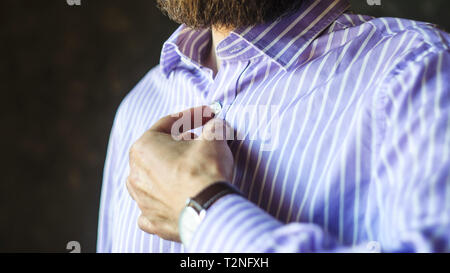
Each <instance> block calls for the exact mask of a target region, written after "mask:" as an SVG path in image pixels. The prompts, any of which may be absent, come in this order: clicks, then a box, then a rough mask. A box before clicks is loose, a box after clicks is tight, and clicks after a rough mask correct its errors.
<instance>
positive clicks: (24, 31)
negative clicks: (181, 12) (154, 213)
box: [0, 0, 450, 252]
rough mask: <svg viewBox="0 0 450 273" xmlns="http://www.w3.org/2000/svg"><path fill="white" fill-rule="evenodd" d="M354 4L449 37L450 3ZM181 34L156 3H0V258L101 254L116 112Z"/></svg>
mask: <svg viewBox="0 0 450 273" xmlns="http://www.w3.org/2000/svg"><path fill="white" fill-rule="evenodd" d="M351 2H352V4H353V9H354V10H355V11H356V12H359V13H365V14H370V15H375V16H390V17H407V18H413V19H417V20H422V21H430V22H433V23H437V24H439V25H440V26H441V28H444V29H447V30H449V29H450V19H449V17H448V14H449V11H450V9H449V8H450V1H448V0H428V1H423V0H381V3H382V6H369V5H368V4H367V2H366V0H353V1H351ZM176 27H177V25H176V24H174V23H172V22H170V21H169V20H168V19H167V18H165V17H164V16H163V15H162V14H161V13H160V12H159V11H158V10H157V8H156V7H155V1H154V0H133V1H124V0H81V6H69V5H68V4H67V3H66V0H40V1H36V0H34V1H33V0H27V1H25V0H0V90H1V93H0V94H1V99H0V102H1V105H0V109H1V110H0V111H1V115H0V121H1V123H0V126H1V127H0V128H1V134H0V145H1V147H0V252H36V251H38V252H66V251H67V250H66V244H67V242H69V241H79V242H80V243H81V250H82V252H93V251H95V244H96V234H97V216H98V205H99V197H100V189H101V178H102V169H103V161H104V158H105V152H106V146H107V141H108V136H109V131H110V128H111V125H112V121H113V118H114V114H115V110H116V108H117V107H118V105H119V103H120V101H121V100H122V98H123V97H124V96H125V95H126V94H127V92H128V91H129V90H130V89H131V88H132V87H133V86H134V85H135V84H136V83H137V81H138V80H139V79H140V78H141V77H142V76H143V75H144V74H145V73H146V72H147V71H148V70H149V69H150V68H152V67H153V66H155V65H156V64H157V63H158V61H159V53H160V49H161V45H162V43H163V42H164V40H165V39H167V38H168V37H169V36H170V34H171V33H172V32H173V31H174V30H175V28H176Z"/></svg>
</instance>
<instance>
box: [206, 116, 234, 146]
mask: <svg viewBox="0 0 450 273" xmlns="http://www.w3.org/2000/svg"><path fill="white" fill-rule="evenodd" d="M233 138H234V130H233V128H231V126H230V125H229V124H228V122H227V121H226V120H223V119H218V118H214V119H211V120H210V121H208V122H207V123H206V124H205V126H204V127H203V132H202V135H201V136H200V139H202V140H208V141H227V140H233Z"/></svg>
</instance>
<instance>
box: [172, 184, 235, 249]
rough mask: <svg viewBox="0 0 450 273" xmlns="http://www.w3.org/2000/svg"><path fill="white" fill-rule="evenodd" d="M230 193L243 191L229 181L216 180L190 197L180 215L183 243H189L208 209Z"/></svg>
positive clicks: (180, 231) (180, 230)
mask: <svg viewBox="0 0 450 273" xmlns="http://www.w3.org/2000/svg"><path fill="white" fill-rule="evenodd" d="M228 194H239V195H242V194H241V192H240V191H239V190H238V189H237V188H236V187H234V186H233V185H231V184H230V183H228V182H224V181H216V182H213V183H212V184H210V185H209V186H207V187H205V188H204V189H203V190H201V191H200V192H199V193H198V194H197V195H195V196H193V197H191V198H188V199H187V201H186V206H185V207H184V209H183V210H182V212H181V214H180V217H179V233H180V238H181V241H182V242H183V244H185V245H188V244H189V243H190V241H191V239H192V236H193V234H194V232H195V231H196V230H197V228H198V226H199V225H200V224H201V222H202V221H203V219H204V218H205V216H206V214H207V210H208V209H209V208H210V207H211V206H212V205H213V204H214V203H215V202H216V201H218V200H219V199H221V198H222V197H224V196H226V195H228Z"/></svg>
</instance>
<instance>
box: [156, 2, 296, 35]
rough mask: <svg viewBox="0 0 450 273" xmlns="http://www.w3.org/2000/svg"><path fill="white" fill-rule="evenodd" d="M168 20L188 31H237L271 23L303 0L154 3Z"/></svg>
mask: <svg viewBox="0 0 450 273" xmlns="http://www.w3.org/2000/svg"><path fill="white" fill-rule="evenodd" d="M157 2H158V7H159V8H160V9H161V10H162V11H163V12H164V13H166V14H167V15H168V16H169V17H170V18H171V19H172V20H174V21H176V22H178V23H180V24H186V25H187V26H189V27H191V28H195V29H198V28H208V27H211V26H214V27H218V28H240V27H247V26H253V25H256V24H260V23H266V22H269V21H272V20H274V19H276V18H278V17H280V16H283V15H285V14H288V13H289V12H291V11H293V10H296V9H297V8H299V7H300V5H301V3H302V2H303V0H157Z"/></svg>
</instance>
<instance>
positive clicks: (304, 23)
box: [160, 0, 350, 75]
mask: <svg viewBox="0 0 450 273" xmlns="http://www.w3.org/2000/svg"><path fill="white" fill-rule="evenodd" d="M349 7H350V4H349V3H348V0H305V1H304V2H303V3H302V5H301V7H300V8H299V9H298V10H297V11H295V12H293V13H291V14H289V15H286V16H283V17H281V18H279V19H277V20H275V21H273V22H269V23H266V24H260V25H256V26H252V27H247V28H241V29H235V30H233V31H232V32H231V34H230V35H229V36H228V37H227V38H225V39H224V40H223V41H222V42H220V43H219V44H218V45H217V48H216V50H217V56H218V57H219V58H221V59H224V60H232V59H239V60H242V59H249V58H252V57H254V56H259V55H261V54H265V55H266V56H268V57H269V58H270V59H271V60H273V61H274V62H276V63H277V64H278V65H280V66H281V67H282V68H283V69H285V70H289V69H290V68H292V67H293V66H295V65H298V64H299V61H301V60H305V59H306V58H299V57H300V56H301V55H302V54H305V51H307V48H308V46H309V45H310V44H311V43H312V42H313V41H314V40H315V39H316V38H317V37H318V36H319V34H320V33H322V32H323V31H324V30H325V29H326V28H327V27H329V26H330V25H331V24H332V23H333V22H334V21H335V20H336V19H337V18H338V17H339V16H340V15H342V13H344V12H345V11H346V10H347V9H348V8H349ZM210 43H211V31H210V30H209V29H203V30H192V29H190V28H187V27H186V26H185V25H181V26H180V27H179V28H178V29H177V30H176V31H175V33H174V34H172V36H171V37H170V38H169V39H168V40H167V42H166V43H165V44H164V46H163V51H162V54H161V62H160V64H161V66H162V68H163V71H164V72H165V73H166V75H168V74H169V73H170V71H171V70H172V69H174V68H175V67H176V65H177V63H179V61H180V60H181V59H184V60H185V61H187V62H191V63H192V64H193V65H200V63H201V61H202V57H203V56H205V54H206V53H207V52H206V50H208V49H209V48H210Z"/></svg>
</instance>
